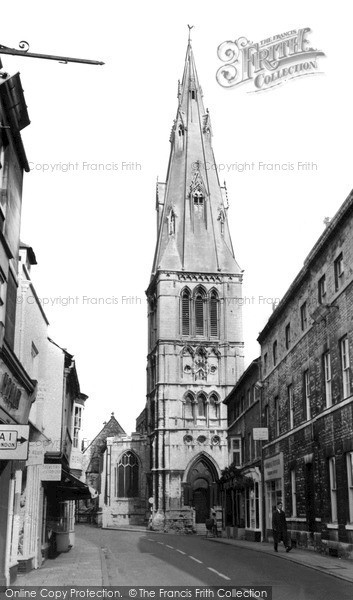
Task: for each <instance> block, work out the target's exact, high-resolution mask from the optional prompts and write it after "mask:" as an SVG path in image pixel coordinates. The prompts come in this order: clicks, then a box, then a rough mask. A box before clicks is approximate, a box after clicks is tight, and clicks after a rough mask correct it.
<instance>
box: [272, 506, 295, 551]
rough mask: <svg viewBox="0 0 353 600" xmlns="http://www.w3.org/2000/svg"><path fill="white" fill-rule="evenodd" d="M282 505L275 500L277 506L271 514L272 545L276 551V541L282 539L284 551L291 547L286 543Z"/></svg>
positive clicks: (285, 525)
mask: <svg viewBox="0 0 353 600" xmlns="http://www.w3.org/2000/svg"><path fill="white" fill-rule="evenodd" d="M282 507H283V504H282V502H277V508H276V509H275V511H274V512H273V515H272V531H273V545H274V550H275V552H278V543H279V542H281V541H282V542H283V544H284V545H285V548H286V552H290V551H291V549H292V548H291V546H290V545H289V543H288V533H287V522H286V515H285V513H284V510H283V509H282Z"/></svg>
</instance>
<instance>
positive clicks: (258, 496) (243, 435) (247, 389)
mask: <svg viewBox="0 0 353 600" xmlns="http://www.w3.org/2000/svg"><path fill="white" fill-rule="evenodd" d="M260 363H261V359H260V358H258V359H256V360H254V361H252V363H250V365H249V367H248V368H247V369H246V371H244V373H243V375H242V376H241V377H240V379H239V381H238V383H237V384H236V385H235V387H234V389H233V390H232V391H231V392H230V394H229V395H228V396H227V398H226V399H225V400H224V403H225V404H226V406H227V409H228V423H229V426H228V451H229V466H228V467H227V468H226V469H225V470H224V471H223V473H222V477H221V480H220V490H221V495H222V506H223V524H224V526H225V528H226V530H227V534H228V535H229V536H230V537H234V538H240V539H247V540H250V541H260V540H261V533H262V477H261V451H262V444H263V441H262V440H259V439H257V438H258V434H257V430H258V428H259V427H260V425H261V420H262V419H261V412H262V407H261V389H262V388H261V386H262V384H261V364H260ZM254 430H255V431H254Z"/></svg>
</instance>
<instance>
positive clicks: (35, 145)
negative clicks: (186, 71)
mask: <svg viewBox="0 0 353 600" xmlns="http://www.w3.org/2000/svg"><path fill="white" fill-rule="evenodd" d="M329 6H332V8H331V12H330V10H329V9H328V5H326V6H324V5H323V3H322V2H317V1H315V2H310V4H308V3H307V2H303V1H297V2H293V3H283V2H279V1H274V2H272V3H271V4H270V5H268V4H267V3H263V2H260V1H255V0H253V1H252V2H251V3H245V2H244V3H240V2H234V0H233V1H230V2H227V1H220V2H217V3H215V2H214V3H208V4H207V3H205V2H204V1H202V2H201V1H194V2H192V4H191V3H190V2H187V1H184V0H182V1H178V2H168V3H167V2H161V1H154V2H153V1H152V2H144V1H143V0H135V2H133V3H130V4H128V3H126V2H116V1H113V0H111V1H108V0H101V1H100V2H93V1H91V0H84V1H83V0H78V1H77V0H76V1H75V2H72V1H71V2H70V1H68V0H60V2H55V1H54V2H50V3H49V2H45V1H44V0H43V1H39V0H33V1H31V2H28V1H26V2H25V1H19V0H17V1H15V2H13V3H11V4H10V3H7V5H6V6H3V7H2V12H1V24H2V34H1V35H2V37H1V39H0V43H1V44H3V45H7V46H12V47H17V44H18V42H19V41H20V40H23V39H24V40H27V41H28V42H29V43H30V50H31V51H32V52H40V53H52V54H60V55H65V56H75V57H81V58H89V59H97V60H102V61H104V62H105V63H106V64H105V66H102V67H93V66H86V65H75V64H67V65H63V64H58V63H56V62H51V61H43V60H34V59H30V58H26V59H24V58H17V57H10V56H3V58H2V60H3V64H4V67H5V69H6V70H7V71H9V72H11V73H15V72H17V71H20V73H21V79H22V85H23V87H24V91H25V97H26V102H27V105H28V111H29V116H30V119H31V125H30V126H29V127H28V128H27V129H26V130H24V132H23V139H24V143H25V147H26V151H27V156H28V160H29V161H30V163H31V167H32V171H31V173H29V174H27V175H26V177H25V186H24V196H23V217H22V218H23V220H22V239H23V240H24V241H25V242H26V243H28V244H30V245H32V246H33V248H34V251H35V253H36V256H37V260H38V266H37V267H35V268H34V269H33V280H34V283H35V286H36V289H37V292H38V295H39V297H40V298H41V299H42V300H43V303H45V310H46V313H47V316H48V318H49V321H50V323H51V328H50V335H51V337H52V338H53V339H54V340H55V341H56V342H57V343H58V344H60V345H61V346H63V347H65V348H67V349H68V350H69V352H71V353H72V354H74V355H75V358H76V363H77V369H78V375H79V379H80V383H81V390H82V391H83V392H84V393H86V394H88V396H89V400H88V401H87V403H86V411H85V433H86V437H88V438H89V439H91V438H92V436H93V435H94V434H95V433H97V431H98V430H99V429H100V428H101V426H102V423H103V421H104V420H107V419H108V418H109V416H110V413H111V412H112V411H114V412H115V416H116V418H117V419H118V421H119V422H120V424H121V425H122V427H123V428H124V429H125V430H126V431H127V432H130V431H132V430H134V428H135V418H136V416H137V415H138V414H139V413H140V412H141V410H142V409H143V407H144V404H145V391H146V390H145V368H146V352H147V318H146V315H147V311H146V301H145V293H144V292H145V289H146V288H147V285H148V283H149V277H150V270H151V265H152V259H153V253H154V246H155V241H156V214H155V184H156V178H157V176H158V177H159V179H160V180H161V181H164V180H165V174H166V169H167V163H168V158H169V148H170V146H169V141H168V140H169V134H170V130H171V126H172V122H173V119H174V117H175V113H176V108H177V98H176V94H177V81H178V79H180V78H181V77H182V72H183V66H184V58H185V51H186V44H187V27H186V25H187V23H189V24H191V25H194V26H195V29H193V30H192V39H193V49H194V55H195V60H196V65H197V69H198V75H199V80H200V83H201V85H202V88H203V92H204V103H205V106H206V107H208V108H209V111H210V115H211V120H212V127H213V134H214V137H213V146H214V151H215V157H216V162H217V163H221V164H223V165H232V164H233V165H234V164H235V163H244V162H249V163H251V162H253V161H254V162H255V164H256V165H257V163H258V161H262V162H265V163H290V162H291V163H294V164H296V163H297V162H298V161H301V162H306V161H308V162H313V163H315V164H316V165H317V170H311V171H300V170H298V169H297V168H295V169H294V170H293V171H281V172H277V171H276V172H273V171H272V172H271V171H261V170H259V169H258V168H256V169H255V170H253V171H244V172H239V171H237V170H236V169H235V168H232V169H231V170H230V171H229V172H225V173H224V174H223V173H221V175H220V176H221V180H222V181H223V179H225V180H226V183H227V187H228V196H229V202H230V208H229V212H228V218H229V223H230V230H231V234H232V239H233V245H234V250H235V255H236V259H237V260H238V262H239V263H240V265H241V268H242V269H244V296H245V297H246V298H249V299H250V298H252V297H254V298H255V300H254V301H250V300H249V303H248V304H247V305H246V306H245V308H244V340H245V344H246V346H245V355H246V364H248V363H249V362H250V361H251V360H252V359H253V358H255V357H256V356H257V355H258V353H259V347H258V344H257V342H256V338H257V335H258V332H259V331H260V330H261V329H262V328H263V326H264V325H265V323H266V320H267V319H268V317H269V315H270V313H271V300H267V301H266V302H265V303H263V302H262V301H261V299H260V297H265V298H268V299H271V298H274V299H276V298H280V297H281V296H282V295H283V294H284V292H285V291H286V289H287V288H288V286H289V284H290V283H291V281H292V280H293V278H294V276H295V275H296V273H297V272H298V271H299V269H300V268H301V266H302V263H303V260H304V259H305V257H306V255H307V254H308V252H309V250H310V249H311V247H312V246H313V245H314V243H315V241H316V239H317V238H318V236H319V235H320V234H321V233H322V231H323V228H324V224H323V221H324V218H325V217H327V216H329V217H332V216H333V215H334V213H335V212H336V211H337V210H338V208H339V206H340V205H341V204H342V202H343V201H344V200H345V198H346V197H347V195H348V193H349V191H350V190H351V188H352V177H351V160H352V158H351V154H352V152H351V145H352V139H353V135H352V134H353V131H352V119H351V114H352V109H351V106H352V76H351V69H352V50H351V19H350V14H349V13H348V3H346V2H340V1H338V2H335V3H334V5H331V4H330V5H329ZM300 27H310V28H311V30H312V31H311V33H310V34H309V35H308V38H309V40H310V43H311V45H312V46H313V47H314V48H317V49H319V50H322V51H323V52H324V53H325V54H326V57H325V58H322V59H319V61H318V63H319V66H320V70H321V71H323V74H321V75H315V76H310V77H303V78H301V79H296V80H294V81H291V82H288V83H286V84H284V85H281V86H278V87H276V88H275V89H274V90H272V91H269V92H264V93H258V94H254V93H252V94H251V93H248V92H249V91H250V90H251V89H253V88H251V86H249V87H245V86H243V87H239V88H238V87H234V88H231V89H224V88H222V87H221V86H220V85H219V84H218V83H217V81H216V77H215V74H216V71H217V69H218V68H219V67H220V66H221V62H220V60H219V59H218V57H217V47H218V46H219V44H221V43H222V42H224V41H225V40H235V39H237V38H239V37H241V36H245V37H247V38H249V39H250V40H252V41H253V42H258V41H260V40H263V39H264V38H268V37H270V36H273V35H276V34H280V33H283V32H286V31H290V30H292V29H297V28H300ZM123 162H126V163H129V162H132V163H138V164H139V165H141V168H138V169H136V170H128V169H122V163H123ZM68 163H71V165H72V166H71V167H67V164H68ZM97 164H101V165H103V168H102V167H101V168H100V170H98V171H97V170H95V169H96V168H97V167H95V165H97ZM112 164H115V165H117V166H118V169H114V170H110V168H112V167H109V165H112ZM87 165H89V166H87ZM44 168H46V169H47V170H46V171H44ZM226 169H227V167H226V168H225V170H226ZM123 296H125V297H133V298H135V303H133V304H124V303H123V302H122V300H123V298H122V297H123ZM70 297H71V299H72V300H71V301H70V300H67V299H68V298H70ZM102 298H103V299H104V301H103V302H104V303H102V300H99V299H102ZM111 298H113V299H114V298H115V299H117V300H118V303H115V302H116V300H109V299H111ZM106 299H108V300H106ZM109 302H114V303H109Z"/></svg>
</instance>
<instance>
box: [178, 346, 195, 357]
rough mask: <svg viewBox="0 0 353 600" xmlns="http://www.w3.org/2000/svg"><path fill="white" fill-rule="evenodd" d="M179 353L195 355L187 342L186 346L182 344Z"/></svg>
mask: <svg viewBox="0 0 353 600" xmlns="http://www.w3.org/2000/svg"><path fill="white" fill-rule="evenodd" d="M180 355H181V356H192V357H194V356H195V350H194V349H193V347H192V346H190V345H189V344H187V345H186V346H184V347H183V348H182V349H181V352H180Z"/></svg>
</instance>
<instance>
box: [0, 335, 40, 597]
mask: <svg viewBox="0 0 353 600" xmlns="http://www.w3.org/2000/svg"><path fill="white" fill-rule="evenodd" d="M35 392H36V382H35V381H33V380H32V379H30V378H29V376H28V374H27V373H26V371H25V370H24V368H23V367H22V365H21V363H20V362H19V361H18V359H17V358H16V356H15V355H14V354H13V353H12V351H11V350H10V348H8V346H7V345H6V342H4V345H3V347H2V349H1V351H0V585H8V584H9V583H12V582H13V581H15V579H16V575H17V568H18V546H19V540H20V524H21V493H22V474H23V471H24V470H25V468H26V460H27V456H28V440H29V426H28V416H29V411H30V408H31V405H32V402H33V401H34V400H35Z"/></svg>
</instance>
